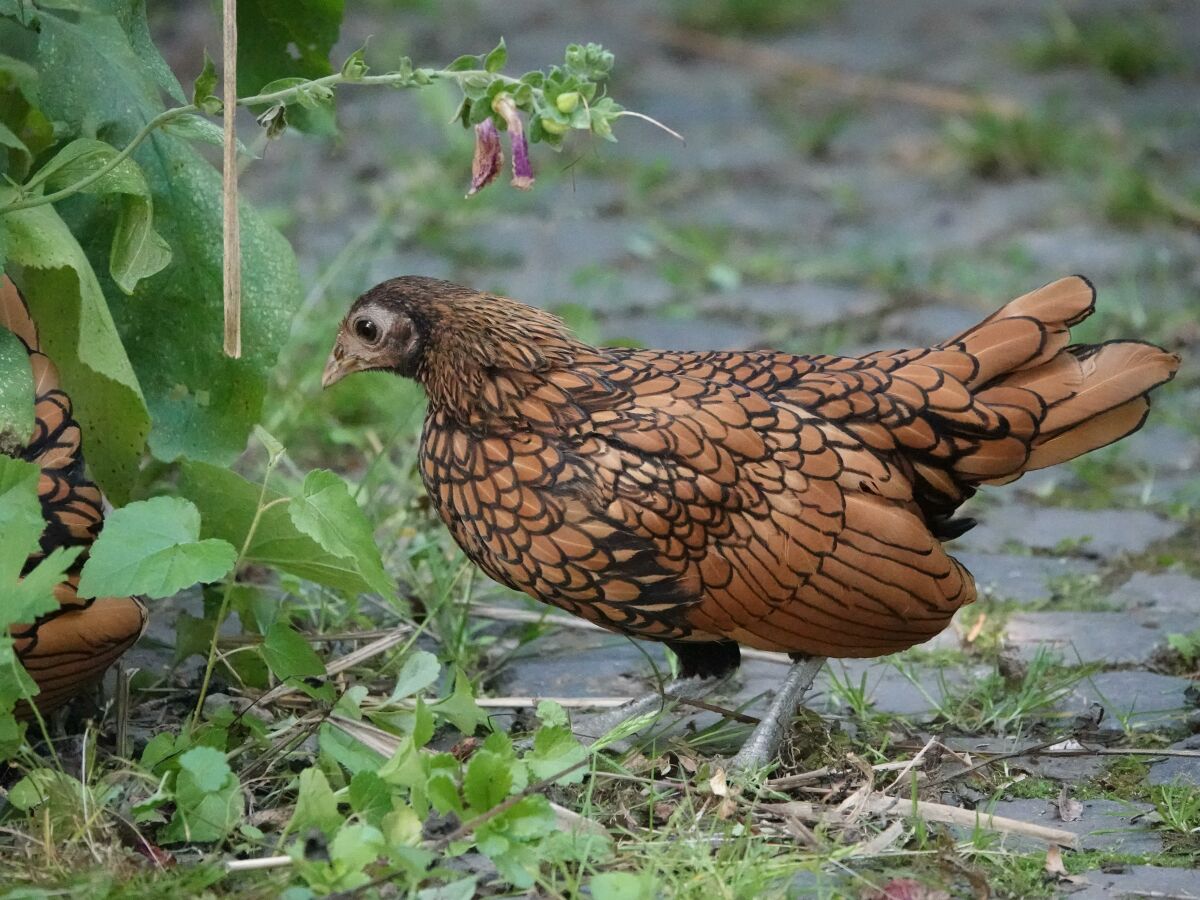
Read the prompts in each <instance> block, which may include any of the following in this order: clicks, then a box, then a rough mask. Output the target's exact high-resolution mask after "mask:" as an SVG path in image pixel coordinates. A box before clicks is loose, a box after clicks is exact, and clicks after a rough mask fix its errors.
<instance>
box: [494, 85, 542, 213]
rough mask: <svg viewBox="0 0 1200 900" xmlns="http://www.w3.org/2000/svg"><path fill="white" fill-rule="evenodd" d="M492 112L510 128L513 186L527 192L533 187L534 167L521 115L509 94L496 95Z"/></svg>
mask: <svg viewBox="0 0 1200 900" xmlns="http://www.w3.org/2000/svg"><path fill="white" fill-rule="evenodd" d="M492 111H493V112H495V113H496V114H497V115H498V116H500V117H501V118H502V119H504V124H505V126H506V127H507V128H508V142H509V147H510V148H511V149H512V168H513V177H512V182H511V183H512V186H513V187H515V188H518V189H520V190H522V191H527V190H529V189H530V188H532V187H533V166H531V165H530V164H529V141H528V139H526V137H525V124H524V123H523V122H522V121H521V114H520V113H519V112H517V105H516V104H515V103H513V99H512V97H511V96H509V95H508V94H497V95H496V99H494V100H493V101H492Z"/></svg>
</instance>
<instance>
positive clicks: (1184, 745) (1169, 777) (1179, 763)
mask: <svg viewBox="0 0 1200 900" xmlns="http://www.w3.org/2000/svg"><path fill="white" fill-rule="evenodd" d="M1170 749H1172V750H1188V751H1191V752H1195V751H1198V750H1200V735H1196V734H1193V735H1192V736H1191V737H1189V738H1184V739H1183V740H1182V741H1179V742H1178V743H1175V744H1172V745H1171V748H1170ZM1147 780H1148V781H1149V782H1150V783H1151V784H1190V785H1194V786H1195V787H1200V756H1169V757H1167V758H1166V759H1164V760H1162V761H1161V762H1156V763H1154V764H1152V765H1151V766H1150V775H1149V777H1148V778H1147Z"/></svg>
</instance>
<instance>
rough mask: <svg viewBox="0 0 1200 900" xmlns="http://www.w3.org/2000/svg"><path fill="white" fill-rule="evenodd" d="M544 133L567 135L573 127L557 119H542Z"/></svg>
mask: <svg viewBox="0 0 1200 900" xmlns="http://www.w3.org/2000/svg"><path fill="white" fill-rule="evenodd" d="M541 121H542V131H544V132H546V134H566V133H567V131H568V129H570V127H571V126H569V125H566V124H564V123H562V122H559V121H558V120H557V119H542V120H541Z"/></svg>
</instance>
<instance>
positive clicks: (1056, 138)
mask: <svg viewBox="0 0 1200 900" xmlns="http://www.w3.org/2000/svg"><path fill="white" fill-rule="evenodd" d="M946 139H947V140H948V141H949V143H950V147H951V149H953V150H954V151H955V152H956V153H958V154H959V155H960V156H961V157H962V158H963V160H964V162H965V163H966V166H967V169H968V170H969V171H970V172H972V173H973V174H975V175H978V176H980V177H982V178H1017V177H1020V176H1028V175H1044V174H1046V173H1047V172H1053V171H1056V170H1060V169H1065V168H1067V167H1069V166H1072V165H1075V164H1078V163H1079V162H1080V161H1081V160H1083V159H1084V158H1085V156H1086V151H1087V141H1088V139H1087V138H1086V137H1085V136H1084V135H1083V134H1082V133H1081V132H1079V131H1077V130H1075V129H1072V128H1071V127H1069V126H1067V125H1065V124H1064V122H1063V121H1062V118H1061V117H1060V115H1058V114H1057V113H1056V112H1055V111H1053V110H1047V111H1043V112H1039V113H1025V114H1021V115H1016V116H1009V115H1002V114H1000V113H996V112H992V111H990V110H983V111H980V112H977V113H975V114H974V115H972V116H968V117H965V118H956V119H952V120H951V121H950V123H949V124H948V126H947V130H946Z"/></svg>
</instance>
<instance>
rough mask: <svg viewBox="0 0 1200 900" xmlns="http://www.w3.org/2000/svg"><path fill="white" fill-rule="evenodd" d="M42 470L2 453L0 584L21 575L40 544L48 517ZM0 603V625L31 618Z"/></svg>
mask: <svg viewBox="0 0 1200 900" xmlns="http://www.w3.org/2000/svg"><path fill="white" fill-rule="evenodd" d="M40 477H41V472H40V470H39V469H38V467H37V466H35V465H34V464H33V463H29V462H25V461H23V460H19V459H13V458H12V457H11V456H5V455H3V454H0V534H2V535H4V540H0V585H2V586H3V589H5V590H6V589H7V588H8V587H9V586H10V585H11V584H13V583H15V582H16V580H17V578H19V577H20V575H21V569H22V568H23V567H24V565H25V560H26V559H28V557H29V554H30V553H33V552H34V551H35V550H37V548H38V539H39V538H40V537H41V534H42V529H43V528H45V527H46V520H45V519H43V518H42V504H41V501H40V500H39V499H38V479H39V478H40ZM7 606H8V604H7V603H5V604H4V607H0V626H4V625H11V624H12V623H13V622H20V621H28V620H27V619H25V620H23V619H20V618H16V619H12V618H8V617H7V616H6V615H5V613H6V612H7Z"/></svg>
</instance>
